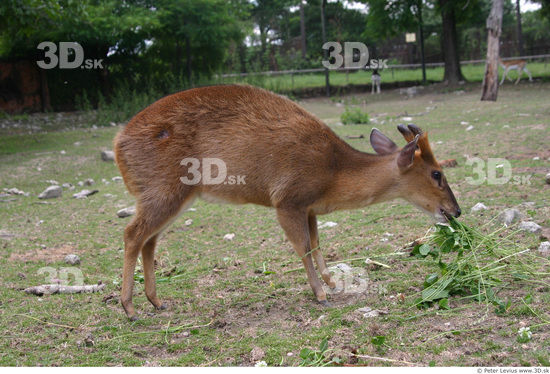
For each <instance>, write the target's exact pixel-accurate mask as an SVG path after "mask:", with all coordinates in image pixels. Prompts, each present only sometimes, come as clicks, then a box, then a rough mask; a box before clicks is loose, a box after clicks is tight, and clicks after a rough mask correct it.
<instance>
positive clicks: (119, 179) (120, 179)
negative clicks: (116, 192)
mask: <svg viewBox="0 0 550 374" xmlns="http://www.w3.org/2000/svg"><path fill="white" fill-rule="evenodd" d="M111 179H112V180H113V182H122V177H113V178H111Z"/></svg>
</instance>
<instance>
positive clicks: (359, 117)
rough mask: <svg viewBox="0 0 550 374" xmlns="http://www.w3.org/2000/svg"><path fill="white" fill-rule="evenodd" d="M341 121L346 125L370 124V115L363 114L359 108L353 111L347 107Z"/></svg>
mask: <svg viewBox="0 0 550 374" xmlns="http://www.w3.org/2000/svg"><path fill="white" fill-rule="evenodd" d="M340 121H342V123H343V124H344V125H349V124H355V125H359V124H363V123H369V115H368V113H363V112H362V111H361V109H359V108H355V109H353V110H352V109H349V108H348V107H346V110H345V111H344V113H342V115H341V116H340Z"/></svg>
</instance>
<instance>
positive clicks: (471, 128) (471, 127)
mask: <svg viewBox="0 0 550 374" xmlns="http://www.w3.org/2000/svg"><path fill="white" fill-rule="evenodd" d="M473 129H474V126H472V125H470V126H468V127H467V128H466V131H472V130H473Z"/></svg>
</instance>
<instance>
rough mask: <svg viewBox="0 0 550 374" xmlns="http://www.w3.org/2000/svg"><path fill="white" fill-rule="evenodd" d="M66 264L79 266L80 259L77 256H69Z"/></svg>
mask: <svg viewBox="0 0 550 374" xmlns="http://www.w3.org/2000/svg"><path fill="white" fill-rule="evenodd" d="M65 262H66V263H67V264H69V265H78V264H80V257H78V256H77V255H67V256H65Z"/></svg>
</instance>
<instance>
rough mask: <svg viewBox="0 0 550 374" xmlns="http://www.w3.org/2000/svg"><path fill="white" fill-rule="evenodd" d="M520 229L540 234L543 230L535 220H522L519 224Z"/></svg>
mask: <svg viewBox="0 0 550 374" xmlns="http://www.w3.org/2000/svg"><path fill="white" fill-rule="evenodd" d="M518 229H520V230H523V231H527V232H530V233H531V234H540V233H541V232H542V227H540V226H539V225H537V224H536V223H535V222H528V221H525V222H522V223H520V224H519V226H518Z"/></svg>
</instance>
